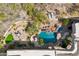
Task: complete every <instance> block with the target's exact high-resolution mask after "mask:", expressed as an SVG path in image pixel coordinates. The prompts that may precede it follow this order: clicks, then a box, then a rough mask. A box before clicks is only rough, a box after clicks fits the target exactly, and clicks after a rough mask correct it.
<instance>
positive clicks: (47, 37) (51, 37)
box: [38, 31, 57, 43]
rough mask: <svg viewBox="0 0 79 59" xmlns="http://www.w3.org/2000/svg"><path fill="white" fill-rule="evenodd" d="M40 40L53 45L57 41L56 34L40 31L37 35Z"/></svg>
mask: <svg viewBox="0 0 79 59" xmlns="http://www.w3.org/2000/svg"><path fill="white" fill-rule="evenodd" d="M38 36H39V38H40V39H43V40H44V42H45V43H55V42H56V41H57V39H56V36H57V35H56V33H55V32H45V31H42V32H40V34H39V35H38Z"/></svg>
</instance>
